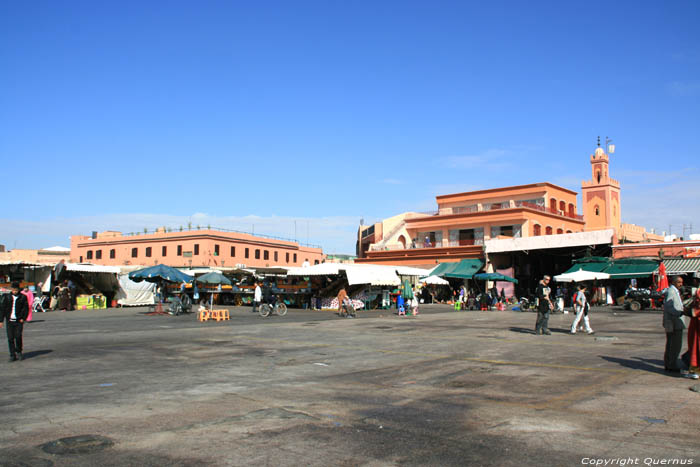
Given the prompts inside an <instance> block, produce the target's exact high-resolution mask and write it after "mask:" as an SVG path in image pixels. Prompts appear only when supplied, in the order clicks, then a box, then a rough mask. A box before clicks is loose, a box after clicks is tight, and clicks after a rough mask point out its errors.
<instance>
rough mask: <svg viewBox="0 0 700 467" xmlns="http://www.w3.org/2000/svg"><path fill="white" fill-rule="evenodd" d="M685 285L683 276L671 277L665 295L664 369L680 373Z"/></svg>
mask: <svg viewBox="0 0 700 467" xmlns="http://www.w3.org/2000/svg"><path fill="white" fill-rule="evenodd" d="M681 287H683V278H682V277H680V276H675V277H673V278H672V279H671V286H670V287H669V288H668V289H666V295H665V297H664V315H663V325H664V330H665V331H666V349H665V351H664V369H665V370H666V371H667V372H669V373H680V372H681V367H680V364H679V363H680V362H679V361H678V356H679V355H680V353H681V346H682V345H683V329H685V323H683V320H682V319H681V316H683V301H682V300H681V293H680V288H681Z"/></svg>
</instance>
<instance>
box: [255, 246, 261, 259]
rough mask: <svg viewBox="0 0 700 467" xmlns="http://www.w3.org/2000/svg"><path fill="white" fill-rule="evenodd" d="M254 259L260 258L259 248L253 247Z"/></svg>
mask: <svg viewBox="0 0 700 467" xmlns="http://www.w3.org/2000/svg"><path fill="white" fill-rule="evenodd" d="M255 259H260V249H259V248H256V249H255Z"/></svg>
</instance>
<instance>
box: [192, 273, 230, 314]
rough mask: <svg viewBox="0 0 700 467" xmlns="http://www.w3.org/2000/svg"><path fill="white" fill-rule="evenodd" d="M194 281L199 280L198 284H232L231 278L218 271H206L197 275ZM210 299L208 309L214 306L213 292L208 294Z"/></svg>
mask: <svg viewBox="0 0 700 467" xmlns="http://www.w3.org/2000/svg"><path fill="white" fill-rule="evenodd" d="M195 282H199V283H200V284H218V285H221V284H224V285H232V284H233V283H232V282H231V280H230V279H229V278H228V277H226V276H224V275H223V274H221V273H220V272H208V273H206V274H204V275H202V276H199V277H198V278H196V279H195ZM209 297H210V300H209V309H210V310H211V309H213V308H214V294H213V293H212V294H209Z"/></svg>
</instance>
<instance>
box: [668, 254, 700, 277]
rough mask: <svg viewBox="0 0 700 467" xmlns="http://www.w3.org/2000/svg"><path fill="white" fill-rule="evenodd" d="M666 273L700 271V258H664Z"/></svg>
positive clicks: (671, 274)
mask: <svg viewBox="0 0 700 467" xmlns="http://www.w3.org/2000/svg"><path fill="white" fill-rule="evenodd" d="M664 266H666V274H667V275H669V276H673V275H674V274H693V273H698V272H700V258H673V259H665V260H664Z"/></svg>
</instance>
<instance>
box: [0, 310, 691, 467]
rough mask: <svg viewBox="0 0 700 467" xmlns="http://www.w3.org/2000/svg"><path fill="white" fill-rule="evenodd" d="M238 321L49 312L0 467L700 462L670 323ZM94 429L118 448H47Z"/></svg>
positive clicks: (20, 378) (514, 316)
mask: <svg viewBox="0 0 700 467" xmlns="http://www.w3.org/2000/svg"><path fill="white" fill-rule="evenodd" d="M230 310H231V320H230V321H223V322H218V323H217V322H206V323H199V322H197V321H196V319H195V317H194V316H193V315H186V316H179V317H172V316H150V315H146V314H144V312H145V309H139V308H132V309H119V310H100V311H82V312H67V313H56V312H53V313H46V314H41V315H35V321H34V322H33V323H30V324H29V325H27V326H26V328H25V333H24V337H25V356H26V359H25V360H24V361H22V362H14V363H9V362H3V363H0V372H1V374H2V376H1V378H2V379H1V380H0V381H1V382H2V388H3V390H2V392H0V413H2V416H3V421H4V423H3V424H2V425H1V426H0V466H3V467H4V466H20V465H32V466H35V465H46V466H68V465H70V466H74V465H78V466H82V465H85V466H88V465H102V466H110V465H154V466H156V465H157V466H180V465H182V466H185V465H215V466H219V465H221V466H225V465H310V466H316V465H318V466H326V465H347V466H351V465H367V466H380V465H382V466H383V465H469V464H473V465H493V466H516V465H517V466H522V465H541V466H550V465H551V466H566V465H582V459H584V458H594V459H597V458H601V459H610V458H627V457H632V458H639V459H640V464H641V463H642V462H643V460H644V459H645V458H652V459H680V460H682V459H686V460H688V459H693V460H694V463H698V462H700V456H698V442H697V433H698V432H699V430H700V416H699V415H700V400H699V399H698V397H700V396H699V395H698V393H696V392H692V391H690V390H689V387H691V386H693V382H691V381H690V380H686V379H683V378H674V377H672V376H669V375H666V374H664V372H663V361H662V358H663V349H664V342H665V340H664V339H665V336H664V333H663V329H662V327H661V317H660V315H659V314H657V313H653V312H652V313H649V312H647V313H637V314H635V313H625V312H621V311H619V310H618V311H616V312H613V311H614V310H613V311H610V310H606V311H601V310H597V311H596V310H594V312H593V314H592V316H591V321H592V325H593V327H594V329H596V334H595V335H594V336H587V335H575V336H571V335H568V333H567V331H568V327H569V325H570V323H571V320H572V315H571V314H568V315H554V316H552V318H551V319H550V327H551V328H552V330H553V335H552V336H535V335H534V334H533V333H532V328H533V327H534V322H535V314H533V313H518V312H454V311H450V310H449V307H447V306H440V305H433V306H425V307H423V310H424V311H425V313H423V314H421V315H420V316H418V317H416V318H412V317H409V318H399V317H397V316H394V315H392V314H391V313H390V312H387V311H372V312H366V313H361V314H360V317H359V318H358V319H341V318H338V317H336V316H335V315H333V314H332V313H330V312H310V311H301V310H290V312H289V314H288V315H287V316H286V317H271V318H260V317H258V316H257V315H254V314H252V313H250V312H249V308H230ZM83 435H95V436H102V437H106V438H108V439H109V440H111V441H113V443H114V444H113V445H109V443H106V442H105V443H102V444H101V443H96V442H93V443H92V444H90V443H87V441H86V443H87V444H86V446H85V452H81V453H79V454H55V453H50V452H46V451H44V450H42V449H41V446H42V445H44V444H45V443H50V442H52V441H56V440H59V439H61V438H67V437H76V436H83ZM81 439H82V438H81ZM91 446H94V449H93V450H91V449H92V448H91Z"/></svg>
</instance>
